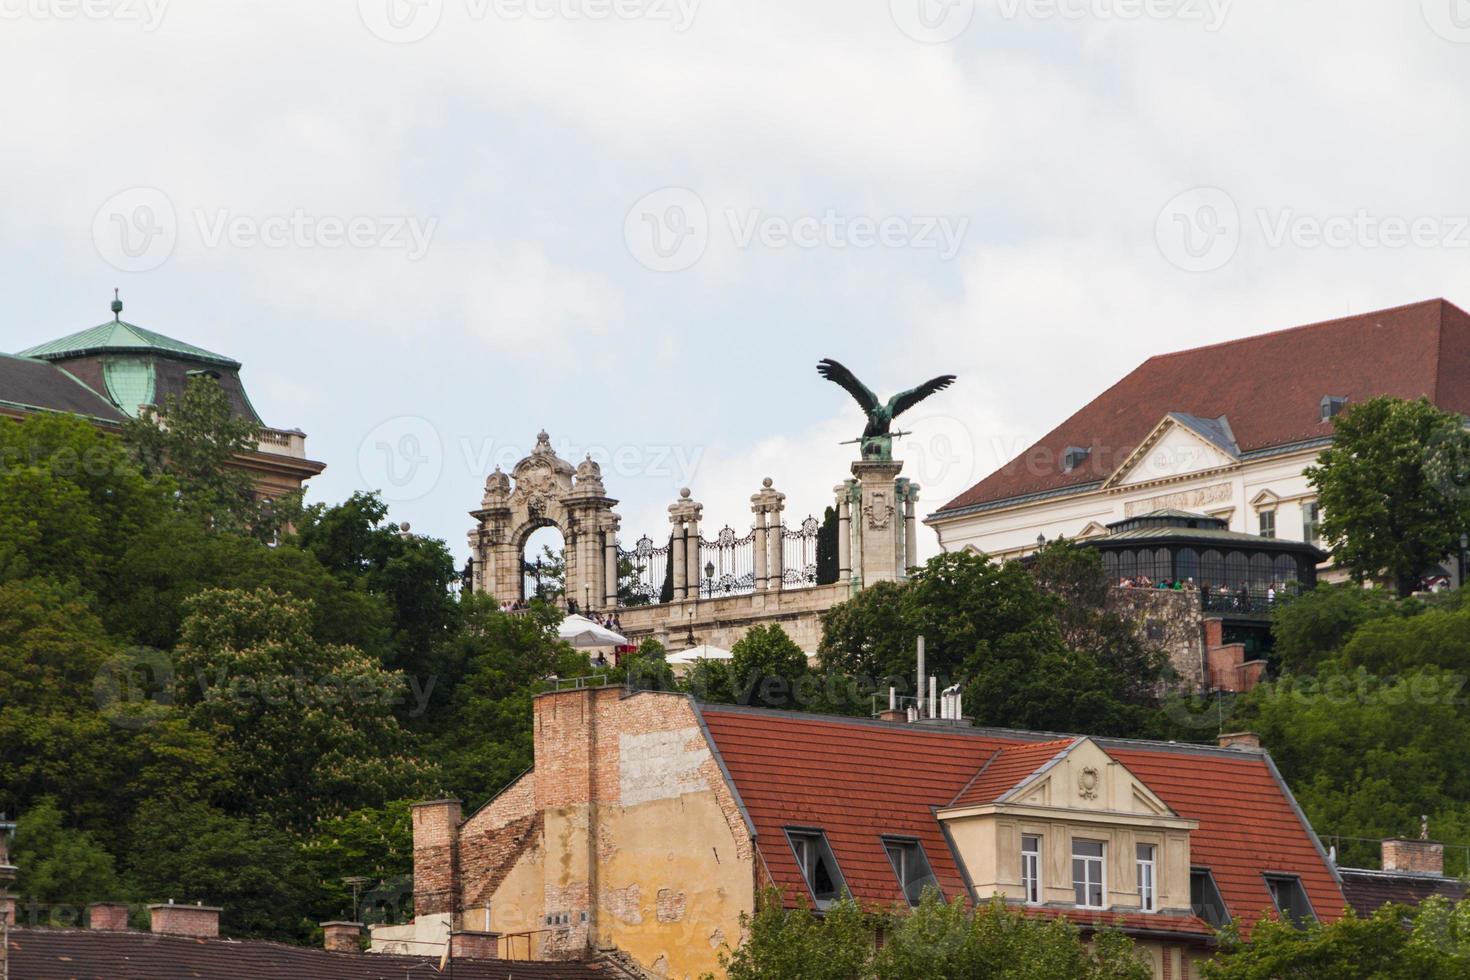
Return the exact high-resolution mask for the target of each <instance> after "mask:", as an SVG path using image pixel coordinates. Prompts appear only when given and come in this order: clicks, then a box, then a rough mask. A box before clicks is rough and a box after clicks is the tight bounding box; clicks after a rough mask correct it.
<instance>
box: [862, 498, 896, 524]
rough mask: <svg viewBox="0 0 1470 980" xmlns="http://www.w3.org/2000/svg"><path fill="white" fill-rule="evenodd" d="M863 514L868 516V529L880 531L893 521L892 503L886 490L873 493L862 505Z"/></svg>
mask: <svg viewBox="0 0 1470 980" xmlns="http://www.w3.org/2000/svg"><path fill="white" fill-rule="evenodd" d="M863 514H864V515H865V516H866V517H867V518H868V528H869V530H873V531H881V530H883V529H884V528H886V527H888V525H889V524H891V523H893V503H892V502H891V501H890V500H889V499H888V494H887V492H886V491H883V490H879V491H878V492H876V493H874V494H873V498H872V499H871V500H870V501H868V502H867V503H866V504H864V505H863Z"/></svg>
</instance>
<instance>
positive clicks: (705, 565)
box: [618, 517, 821, 605]
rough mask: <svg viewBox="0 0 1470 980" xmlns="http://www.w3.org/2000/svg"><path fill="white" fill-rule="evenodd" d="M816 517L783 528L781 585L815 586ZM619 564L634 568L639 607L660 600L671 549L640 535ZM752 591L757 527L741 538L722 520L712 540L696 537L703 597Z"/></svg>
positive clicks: (713, 597)
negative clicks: (721, 525)
mask: <svg viewBox="0 0 1470 980" xmlns="http://www.w3.org/2000/svg"><path fill="white" fill-rule="evenodd" d="M820 529H821V524H820V522H819V521H818V520H817V519H816V518H815V517H808V518H807V519H806V520H804V521H802V522H801V524H800V525H798V526H797V527H796V528H794V529H793V528H790V527H786V526H784V525H783V526H782V528H781V532H780V534H781V559H782V561H781V565H782V567H781V587H782V588H783V589H803V588H807V587H808V586H812V585H816V584H817V533H818V531H819V530H820ZM618 557H619V559H621V560H622V562H624V563H626V564H631V565H632V567H633V573H632V574H633V580H632V586H631V592H632V594H633V596H634V597H636V602H637V604H639V605H644V604H654V603H657V602H659V600H660V596H661V594H662V592H663V585H664V578H665V576H666V575H667V574H668V567H669V561H670V548H669V546H668V545H663V546H655V545H654V543H653V540H652V539H651V538H649V537H648V535H646V534H645V535H644V536H643V537H641V538H639V539H638V543H637V544H636V545H635V546H634V548H633V550H632V551H624V550H622V549H619V550H618ZM754 591H755V529H754V527H752V528H751V529H750V530H749V531H747V532H746V533H745V534H744V535H743V536H742V535H740V534H739V532H737V531H736V530H735V529H734V528H732V527H731V526H730V525H728V524H726V525H725V526H724V527H722V528H721V529H720V530H719V533H717V534H716V535H715V536H714V538H713V539H711V538H706V537H704V536H703V535H700V538H699V595H700V598H704V599H715V598H720V597H722V596H732V595H748V594H750V593H751V592H754Z"/></svg>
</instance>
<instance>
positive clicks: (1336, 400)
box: [1322, 395, 1348, 422]
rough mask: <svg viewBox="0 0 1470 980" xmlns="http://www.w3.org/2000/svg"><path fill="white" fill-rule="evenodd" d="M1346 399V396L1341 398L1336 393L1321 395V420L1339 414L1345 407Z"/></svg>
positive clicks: (1324, 420)
mask: <svg viewBox="0 0 1470 980" xmlns="http://www.w3.org/2000/svg"><path fill="white" fill-rule="evenodd" d="M1347 401H1348V400H1347V399H1346V398H1342V397H1339V396H1337V395H1323V396H1322V421H1323V422H1326V421H1327V420H1328V419H1331V418H1335V417H1336V416H1338V415H1341V414H1342V411H1343V409H1345V408H1347Z"/></svg>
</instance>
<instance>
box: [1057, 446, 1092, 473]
mask: <svg viewBox="0 0 1470 980" xmlns="http://www.w3.org/2000/svg"><path fill="white" fill-rule="evenodd" d="M1091 455H1092V450H1091V449H1087V448H1084V447H1082V446H1068V447H1067V451H1066V452H1065V453H1063V454H1062V472H1063V473H1070V472H1072V471H1073V470H1075V469H1076V468H1077V467H1079V466H1081V465H1082V464H1083V463H1085V462H1086V461H1087V457H1089V456H1091Z"/></svg>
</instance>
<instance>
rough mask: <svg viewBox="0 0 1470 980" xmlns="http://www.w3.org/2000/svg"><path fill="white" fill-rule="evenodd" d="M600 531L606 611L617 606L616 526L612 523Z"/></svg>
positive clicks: (610, 610)
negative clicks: (601, 534)
mask: <svg viewBox="0 0 1470 980" xmlns="http://www.w3.org/2000/svg"><path fill="white" fill-rule="evenodd" d="M602 533H603V539H602V547H603V552H604V555H603V570H602V586H603V594H604V596H605V597H606V603H607V610H608V612H613V611H615V610H616V609H617V608H618V527H617V525H616V524H614V525H613V526H611V527H609V528H608V529H607V530H606V531H603V532H602Z"/></svg>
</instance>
